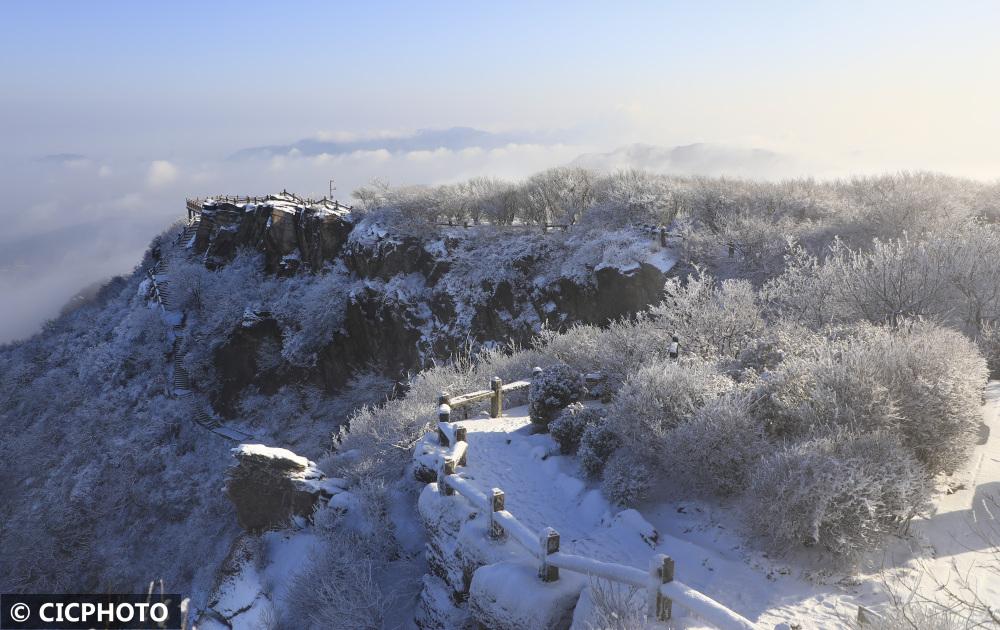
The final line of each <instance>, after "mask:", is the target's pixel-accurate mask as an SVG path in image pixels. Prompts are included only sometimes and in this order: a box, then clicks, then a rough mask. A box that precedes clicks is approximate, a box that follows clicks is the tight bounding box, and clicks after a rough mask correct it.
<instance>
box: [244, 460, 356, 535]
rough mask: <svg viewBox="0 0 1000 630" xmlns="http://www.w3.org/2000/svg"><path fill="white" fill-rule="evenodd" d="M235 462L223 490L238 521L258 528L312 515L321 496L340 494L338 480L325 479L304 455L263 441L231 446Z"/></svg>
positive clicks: (268, 527)
mask: <svg viewBox="0 0 1000 630" xmlns="http://www.w3.org/2000/svg"><path fill="white" fill-rule="evenodd" d="M232 453H233V456H234V457H235V459H236V463H235V464H234V465H233V466H232V467H230V469H229V471H228V472H227V475H226V493H227V495H228V496H229V498H230V500H231V501H232V502H233V504H234V505H235V506H236V516H237V520H238V521H239V523H240V525H241V526H243V527H244V528H245V529H247V530H248V531H251V532H261V531H265V530H269V529H275V528H281V527H285V526H287V525H288V523H289V521H290V520H291V519H292V518H293V517H294V516H301V517H304V518H307V519H308V518H311V517H312V514H313V511H314V510H315V507H316V505H317V503H318V501H319V500H320V499H323V498H327V499H328V498H329V497H331V496H335V495H339V494H342V486H343V485H344V484H343V483H342V481H341V480H337V481H336V482H333V481H330V480H327V479H326V477H325V475H324V474H323V472H322V471H320V470H319V469H318V468H316V465H315V464H313V462H311V461H309V460H308V459H306V458H305V457H301V456H299V455H296V454H295V453H293V452H291V451H289V450H287V449H283V448H274V447H270V446H264V445H263V444H241V445H240V446H238V447H236V448H234V449H232Z"/></svg>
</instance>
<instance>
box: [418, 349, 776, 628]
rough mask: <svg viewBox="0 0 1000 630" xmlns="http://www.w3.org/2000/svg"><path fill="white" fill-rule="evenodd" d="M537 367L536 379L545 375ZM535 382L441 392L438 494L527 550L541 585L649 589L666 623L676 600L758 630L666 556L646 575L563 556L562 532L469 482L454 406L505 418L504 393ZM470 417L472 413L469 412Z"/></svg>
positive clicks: (652, 611) (653, 613)
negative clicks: (588, 580) (573, 576)
mask: <svg viewBox="0 0 1000 630" xmlns="http://www.w3.org/2000/svg"><path fill="white" fill-rule="evenodd" d="M541 372H542V370H541V368H535V369H534V373H533V376H532V378H537V377H538V376H539V375H540V374H541ZM530 384H531V381H530V380H527V379H526V380H522V381H516V382H514V383H510V384H508V385H503V384H502V382H501V381H500V379H499V378H498V377H497V378H494V379H493V380H492V381H491V382H490V389H488V390H479V391H475V392H470V393H468V394H462V395H460V396H455V397H453V398H452V397H449V396H448V395H446V394H444V393H442V394H441V395H440V397H439V398H438V404H439V406H438V423H437V438H438V444H439V445H440V446H443V447H447V449H448V450H447V451H446V452H445V453H444V455H443V457H442V458H441V461H440V465H439V467H438V471H437V484H438V491H439V492H440V493H441V494H442V495H444V496H452V495H454V494H455V493H458V494H460V495H462V496H463V497H465V498H466V499H467V500H468V501H469V502H471V503H472V504H473V505H474V506H476V507H477V508H479V509H481V510H483V511H484V512H485V513H486V514H487V515H488V516H489V529H488V531H489V535H490V537H491V538H493V539H502V538H505V537H510V538H511V539H513V540H515V541H517V542H518V543H519V544H520V545H521V546H522V547H524V548H525V549H526V550H527V551H528V552H529V553H530V554H531V555H532V556H534V557H535V559H536V560H537V561H538V578H539V580H541V581H542V582H553V581H556V580H558V579H559V570H560V569H564V570H566V571H571V572H573V573H580V574H583V575H588V576H593V577H598V578H603V579H605V580H609V581H612V582H618V583H622V584H627V585H630V586H634V587H636V588H640V589H646V592H647V596H648V606H649V616H650V617H651V618H653V619H656V620H659V621H664V620H667V619H669V618H670V616H671V614H672V606H673V604H674V603H675V602H676V603H677V604H678V605H680V606H683V607H684V608H686V609H687V610H689V611H691V612H692V613H694V614H695V615H697V616H698V617H701V618H702V619H704V620H705V621H707V622H709V623H711V624H712V625H714V626H715V627H717V628H719V629H720V630H730V629H732V630H752V629H754V628H756V626H755V625H754V624H753V623H752V622H751V621H750V620H748V619H746V618H745V617H743V616H741V615H740V614H738V613H736V612H734V611H732V610H730V609H728V608H726V607H725V606H723V605H722V604H720V603H719V602H717V601H715V600H713V599H712V598H710V597H708V596H707V595H705V594H703V593H700V592H698V591H696V590H695V589H693V588H691V587H689V586H687V585H685V584H684V583H682V582H679V581H677V580H675V579H674V561H673V560H672V559H671V558H670V557H669V556H667V555H664V554H657V555H654V556H653V557H652V558H651V559H650V563H649V570H648V571H642V570H641V569H637V568H635V567H630V566H627V565H623V564H617V563H614V562H605V561H603V560H597V559H594V558H589V557H586V556H581V555H576V554H570V553H564V552H562V551H560V550H559V532H557V531H556V530H555V529H553V528H551V527H546V528H545V529H543V530H542V531H541V532H535V531H533V530H532V529H531V528H529V527H527V526H526V525H524V524H523V523H522V522H521V521H520V520H518V518H517V517H516V516H514V515H513V514H511V513H510V511H508V510H507V509H506V508H505V498H504V497H505V496H506V495H505V494H504V491H503V490H501V489H500V488H491V489H490V490H489V492H488V493H487V492H483V491H482V490H480V489H479V488H477V487H476V486H475V485H474V484H473V483H472V482H470V481H469V480H468V479H465V478H463V477H461V476H459V475H458V472H457V468H458V467H459V466H465V465H466V464H467V461H468V456H469V443H468V430H467V428H466V427H463V426H461V425H458V424H456V423H454V422H452V421H451V412H452V410H453V409H455V408H463V409H468V407H470V406H471V405H473V404H475V403H478V402H482V401H485V400H487V399H489V400H490V401H491V404H490V416H491V417H493V418H496V417H499V416H501V415H502V414H503V394H504V392H508V391H513V390H516V389H522V388H524V387H528V386H530ZM466 418H468V414H467V413H466Z"/></svg>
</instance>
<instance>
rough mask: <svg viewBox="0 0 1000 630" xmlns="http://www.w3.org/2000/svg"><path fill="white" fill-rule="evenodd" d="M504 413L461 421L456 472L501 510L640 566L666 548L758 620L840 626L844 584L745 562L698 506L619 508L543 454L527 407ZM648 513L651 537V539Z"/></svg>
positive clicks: (545, 441) (548, 448) (709, 587)
mask: <svg viewBox="0 0 1000 630" xmlns="http://www.w3.org/2000/svg"><path fill="white" fill-rule="evenodd" d="M508 414H509V415H507V416H505V417H503V418H497V419H491V418H487V417H485V416H484V417H482V418H477V419H471V420H468V421H466V422H464V423H463V424H464V426H466V427H467V428H468V442H469V461H468V466H467V467H465V468H462V469H460V470H459V472H460V474H461V475H462V476H464V477H466V478H468V479H469V480H471V481H473V483H475V484H476V485H477V486H478V487H479V488H481V489H483V490H488V489H489V488H492V487H497V488H500V489H502V490H504V491H505V493H506V497H505V499H506V508H507V510H509V511H510V512H511V513H513V514H514V515H515V516H517V517H518V518H519V519H520V520H521V521H522V522H523V523H525V524H526V525H528V526H529V527H531V528H532V529H533V530H535V531H538V530H541V529H542V528H543V527H554V528H555V529H556V530H557V531H558V532H559V534H560V537H561V543H562V550H563V551H568V552H571V553H578V554H581V555H586V556H590V557H594V558H597V559H600V560H608V561H614V562H618V563H622V564H629V565H632V566H635V567H636V568H640V569H643V570H645V569H646V568H647V567H648V564H649V558H650V556H651V555H652V554H654V553H665V554H667V555H669V556H671V557H672V558H673V559H674V561H675V563H676V567H677V569H676V570H677V579H678V580H681V581H682V582H684V583H685V584H687V585H689V586H691V587H693V588H695V589H697V590H699V591H701V592H703V593H705V594H706V595H708V596H710V597H712V598H713V599H715V600H717V601H719V602H721V603H722V604H724V605H726V606H727V607H729V608H731V609H733V610H735V611H736V612H738V613H740V614H742V615H744V616H745V617H748V618H749V619H751V620H754V621H757V622H759V623H760V624H761V627H764V628H772V627H774V625H775V624H777V623H780V622H783V621H784V622H789V623H793V624H794V623H798V624H801V626H802V627H803V628H810V627H816V628H837V627H847V625H846V621H847V619H848V617H850V616H851V615H852V614H853V610H856V606H855V605H853V604H852V603H851V602H850V601H848V600H850V599H851V598H850V593H847V592H845V591H844V590H843V589H841V588H840V587H829V586H818V585H816V584H812V583H808V582H805V581H803V580H801V579H798V578H795V577H792V576H791V575H789V574H788V573H789V572H787V571H783V570H781V569H780V568H776V567H775V566H771V565H770V564H769V563H768V562H766V560H764V561H762V560H761V559H760V558H759V557H758V559H757V561H756V562H754V564H753V566H752V565H751V564H750V563H749V562H748V560H747V557H748V552H747V551H746V550H745V549H744V548H743V546H742V543H741V540H740V538H739V537H738V536H737V535H736V534H735V533H733V532H731V531H728V530H726V528H725V527H722V526H720V525H718V524H716V523H714V522H713V519H712V518H711V517H712V515H711V514H709V511H708V508H705V507H703V506H698V505H696V504H693V503H692V504H683V505H682V504H668V505H658V506H654V508H653V509H650V510H648V511H647V512H648V513H644V514H642V516H641V517H640V515H639V514H638V513H636V512H634V511H629V512H624V513H621V514H619V510H618V509H616V508H615V507H614V506H612V505H610V504H609V503H608V502H607V501H606V500H605V499H604V498H603V496H602V494H601V493H600V491H599V490H597V489H593V488H588V487H587V486H586V484H585V483H584V482H583V481H581V480H580V479H581V474H580V472H579V470H578V468H577V465H576V463H575V460H574V458H570V457H562V456H559V455H555V454H550V453H557V452H558V450H557V447H556V445H555V443H554V442H553V440H552V439H551V438H550V437H549V436H548V435H544V434H535V435H532V434H531V424H530V421H529V420H528V418H527V417H526V415H525V414H526V409H525V408H523V407H520V408H516V409H511V410H509V412H508ZM678 510H680V511H678ZM650 523H651V524H653V525H654V526H655V528H656V530H657V532H658V534H659V536H658V538H657V539H656V540H649V531H648V526H649V524H650ZM706 530H710V531H706ZM677 612H681V611H677ZM678 621H679V622H681V623H684V620H683V618H682V619H680V620H678ZM691 621H693V620H688V623H689V627H693V626H690V622H691Z"/></svg>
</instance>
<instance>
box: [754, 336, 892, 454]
mask: <svg viewBox="0 0 1000 630" xmlns="http://www.w3.org/2000/svg"><path fill="white" fill-rule="evenodd" d="M854 350H857V349H856V348H855V349H845V348H844V347H843V345H842V344H835V343H831V342H826V343H825V345H824V346H823V347H821V348H820V350H819V351H818V352H817V353H816V355H814V356H813V357H811V358H807V357H794V358H791V359H788V360H787V361H785V362H784V363H783V364H782V365H781V366H780V367H779V368H778V369H777V370H774V371H771V372H767V373H765V374H764V375H763V376H762V377H761V379H760V381H759V382H758V385H757V387H756V389H755V391H754V404H753V405H752V407H751V411H752V413H753V415H754V416H755V417H756V418H757V419H758V420H759V422H760V423H761V424H762V425H763V426H764V427H765V428H766V429H767V432H768V434H770V435H772V436H775V437H781V438H796V437H801V436H804V435H808V434H809V433H812V432H815V431H823V430H829V429H830V428H831V427H836V426H846V427H855V428H858V429H859V430H862V431H870V430H875V429H892V428H894V427H896V426H897V425H898V421H899V414H898V410H897V407H896V404H895V399H894V398H893V395H892V393H891V392H890V391H889V390H888V388H886V387H885V385H883V384H882V382H881V381H880V377H881V374H880V364H879V362H878V358H877V357H875V356H874V355H873V354H872V353H870V352H866V351H858V352H855V351H854Z"/></svg>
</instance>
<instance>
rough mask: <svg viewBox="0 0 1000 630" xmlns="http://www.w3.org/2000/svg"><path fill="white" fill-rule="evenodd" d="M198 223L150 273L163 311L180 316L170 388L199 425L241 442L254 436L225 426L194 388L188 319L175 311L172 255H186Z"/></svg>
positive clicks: (188, 228)
mask: <svg viewBox="0 0 1000 630" xmlns="http://www.w3.org/2000/svg"><path fill="white" fill-rule="evenodd" d="M198 224H199V218H197V216H196V218H195V220H194V221H192V222H190V223H189V224H188V225H186V226H185V227H184V229H183V230H182V231H181V233H180V234H179V235H178V237H177V241H176V242H175V243H174V247H173V248H171V249H170V252H167V251H164V252H163V253H162V254H161V257H160V259H159V260H158V261H157V262H156V264H155V265H154V266H153V268H152V269H150V270H149V276H150V277H151V278H152V280H153V282H154V283H155V287H156V295H157V299H158V301H159V303H160V305H161V306H162V307H163V310H164V311H165V312H167V313H177V314H178V318H177V320H176V321H175V323H174V326H173V336H174V343H173V348H172V351H171V354H172V355H173V372H174V373H173V379H172V381H171V385H172V392H173V394H174V396H176V397H178V398H180V399H181V400H183V401H185V402H186V404H187V406H188V408H189V410H190V413H191V418H192V419H193V420H194V421H195V422H197V423H198V424H199V425H201V426H203V427H204V428H206V429H208V430H209V431H211V432H213V433H215V434H216V435H220V436H222V437H224V438H227V439H230V440H234V441H237V442H241V441H244V440H246V439H247V438H249V437H251V436H250V435H249V434H248V433H245V432H243V431H240V430H239V429H235V428H233V427H229V426H226V425H224V424H223V423H222V421H221V420H219V418H217V417H216V416H215V415H214V414H213V413H210V412H209V409H208V405H207V403H206V402H205V401H204V400H203V399H202V397H201V396H200V395H198V394H197V393H196V392H195V391H194V388H193V387H192V386H191V376H190V374H189V373H188V371H187V368H185V367H184V357H185V356H186V354H187V353H186V351H185V350H184V333H185V330H184V329H185V326H184V323H185V318H184V315H183V313H182V312H181V311H179V309H177V308H176V307H177V304H176V303H175V301H174V299H173V295H172V291H171V287H170V260H169V256H170V254H171V253H175V255H183V252H184V251H185V250H187V249H188V248H189V247H190V246H191V245H192V243H193V239H194V235H195V234H196V233H197V232H198Z"/></svg>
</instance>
